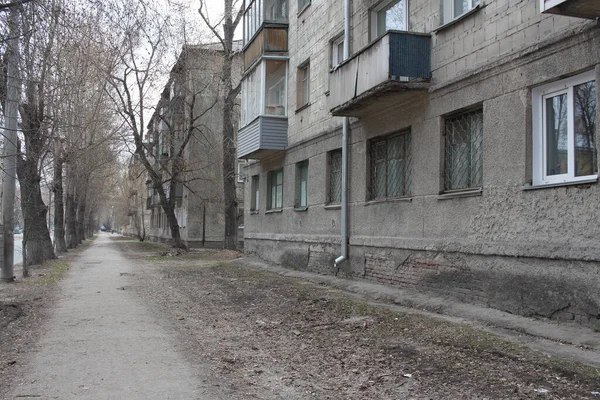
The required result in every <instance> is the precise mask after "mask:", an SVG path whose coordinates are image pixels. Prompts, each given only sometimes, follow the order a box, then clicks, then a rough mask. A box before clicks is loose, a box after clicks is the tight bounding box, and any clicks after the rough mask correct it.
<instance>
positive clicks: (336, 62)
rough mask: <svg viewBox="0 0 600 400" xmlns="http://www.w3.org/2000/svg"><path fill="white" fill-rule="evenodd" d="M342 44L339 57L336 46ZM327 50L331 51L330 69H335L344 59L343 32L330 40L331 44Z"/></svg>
mask: <svg viewBox="0 0 600 400" xmlns="http://www.w3.org/2000/svg"><path fill="white" fill-rule="evenodd" d="M340 45H341V46H342V56H341V59H339V58H340V57H339V53H338V48H339V46H340ZM329 51H331V57H330V60H331V69H335V68H336V67H337V66H338V65H340V64H341V63H343V62H344V61H346V59H345V58H344V34H341V35H339V36H338V37H336V38H334V39H333V40H332V41H331V45H330V46H329Z"/></svg>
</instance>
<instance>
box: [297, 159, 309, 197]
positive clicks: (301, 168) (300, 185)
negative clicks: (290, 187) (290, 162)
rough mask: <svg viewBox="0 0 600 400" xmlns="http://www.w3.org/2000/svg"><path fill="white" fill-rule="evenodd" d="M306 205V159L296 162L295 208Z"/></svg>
mask: <svg viewBox="0 0 600 400" xmlns="http://www.w3.org/2000/svg"><path fill="white" fill-rule="evenodd" d="M307 205H308V160H304V161H302V162H299V163H297V164H296V204H295V207H296V208H301V207H306V206H307Z"/></svg>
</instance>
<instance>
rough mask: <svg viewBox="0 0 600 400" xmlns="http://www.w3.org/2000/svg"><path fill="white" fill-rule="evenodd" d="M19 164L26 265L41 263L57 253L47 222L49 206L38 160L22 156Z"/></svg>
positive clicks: (54, 256)
mask: <svg viewBox="0 0 600 400" xmlns="http://www.w3.org/2000/svg"><path fill="white" fill-rule="evenodd" d="M17 166H18V167H17V169H18V175H19V184H20V187H21V210H22V212H23V221H24V228H25V229H24V232H23V235H24V236H25V237H26V238H27V245H26V246H27V247H26V252H27V264H26V265H34V264H41V263H43V262H44V261H45V260H49V259H53V258H56V255H55V254H54V249H53V248H52V241H51V240H50V232H49V231H48V225H47V224H46V222H47V219H46V216H47V213H48V207H46V204H44V200H43V199H42V191H41V190H40V176H39V174H38V172H37V171H38V170H37V161H36V160H35V159H33V158H29V157H28V158H27V159H26V160H25V159H23V158H22V157H20V158H19V159H18V161H17Z"/></svg>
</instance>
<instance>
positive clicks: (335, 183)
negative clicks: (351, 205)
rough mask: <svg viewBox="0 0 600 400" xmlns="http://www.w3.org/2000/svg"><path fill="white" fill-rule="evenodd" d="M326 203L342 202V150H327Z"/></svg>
mask: <svg viewBox="0 0 600 400" xmlns="http://www.w3.org/2000/svg"><path fill="white" fill-rule="evenodd" d="M327 198H328V203H333V204H335V203H341V202H342V150H341V149H339V150H334V151H331V152H329V191H328V196H327Z"/></svg>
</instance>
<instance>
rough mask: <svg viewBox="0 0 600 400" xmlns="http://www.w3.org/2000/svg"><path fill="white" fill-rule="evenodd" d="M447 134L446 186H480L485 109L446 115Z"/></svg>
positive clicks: (451, 187) (455, 187) (450, 187)
mask: <svg viewBox="0 0 600 400" xmlns="http://www.w3.org/2000/svg"><path fill="white" fill-rule="evenodd" d="M445 136H446V146H445V148H446V151H445V169H446V171H445V177H444V182H445V190H457V189H468V188H477V187H481V186H482V183H483V149H482V141H483V110H482V109H479V110H475V111H469V112H466V113H462V114H459V115H456V116H453V117H450V118H446V126H445Z"/></svg>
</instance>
